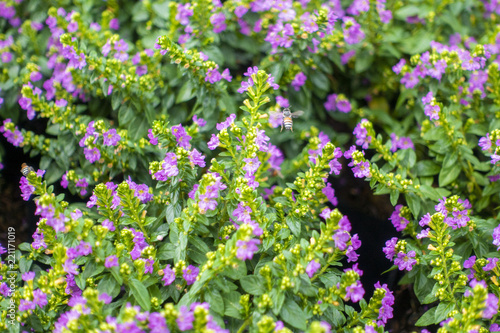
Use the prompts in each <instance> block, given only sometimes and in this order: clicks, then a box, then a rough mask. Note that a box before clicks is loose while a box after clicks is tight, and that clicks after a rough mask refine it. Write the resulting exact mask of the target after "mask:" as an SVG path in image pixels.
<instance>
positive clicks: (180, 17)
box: [175, 2, 193, 25]
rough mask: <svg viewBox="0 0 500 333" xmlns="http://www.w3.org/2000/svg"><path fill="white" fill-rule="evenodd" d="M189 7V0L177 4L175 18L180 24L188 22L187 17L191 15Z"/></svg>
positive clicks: (191, 11)
mask: <svg viewBox="0 0 500 333" xmlns="http://www.w3.org/2000/svg"><path fill="white" fill-rule="evenodd" d="M190 7H191V4H190V3H189V2H188V3H186V4H184V5H182V4H178V5H177V15H176V16H175V19H176V20H177V21H179V23H180V24H182V25H188V24H189V17H190V16H193V10H192V9H191V8H190Z"/></svg>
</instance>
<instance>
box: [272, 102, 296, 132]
mask: <svg viewBox="0 0 500 333" xmlns="http://www.w3.org/2000/svg"><path fill="white" fill-rule="evenodd" d="M270 114H271V116H272V117H276V118H282V123H281V131H283V126H284V127H285V129H287V130H290V131H292V132H293V120H292V118H297V117H300V116H302V115H303V114H304V111H295V112H290V108H284V109H283V111H281V112H276V111H271V112H270ZM281 131H280V132H281Z"/></svg>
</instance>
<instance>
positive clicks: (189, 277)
mask: <svg viewBox="0 0 500 333" xmlns="http://www.w3.org/2000/svg"><path fill="white" fill-rule="evenodd" d="M199 272H200V269H199V268H198V267H195V266H193V265H189V266H188V267H187V268H185V269H184V270H182V277H183V278H184V280H186V284H187V285H188V286H189V285H191V284H193V283H194V282H195V281H196V277H197V276H198V273H199Z"/></svg>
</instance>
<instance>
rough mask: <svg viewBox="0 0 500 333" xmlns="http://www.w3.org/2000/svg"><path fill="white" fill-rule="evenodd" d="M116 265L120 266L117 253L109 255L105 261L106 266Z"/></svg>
mask: <svg viewBox="0 0 500 333" xmlns="http://www.w3.org/2000/svg"><path fill="white" fill-rule="evenodd" d="M115 266H118V257H117V256H115V255H111V256H109V257H107V258H106V260H105V261H104V267H106V268H111V267H115Z"/></svg>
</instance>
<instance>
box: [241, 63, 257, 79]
mask: <svg viewBox="0 0 500 333" xmlns="http://www.w3.org/2000/svg"><path fill="white" fill-rule="evenodd" d="M258 72H259V68H258V67H257V66H253V67H248V68H247V71H246V72H245V73H243V75H245V76H248V77H250V76H252V75H253V74H257V73H258Z"/></svg>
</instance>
